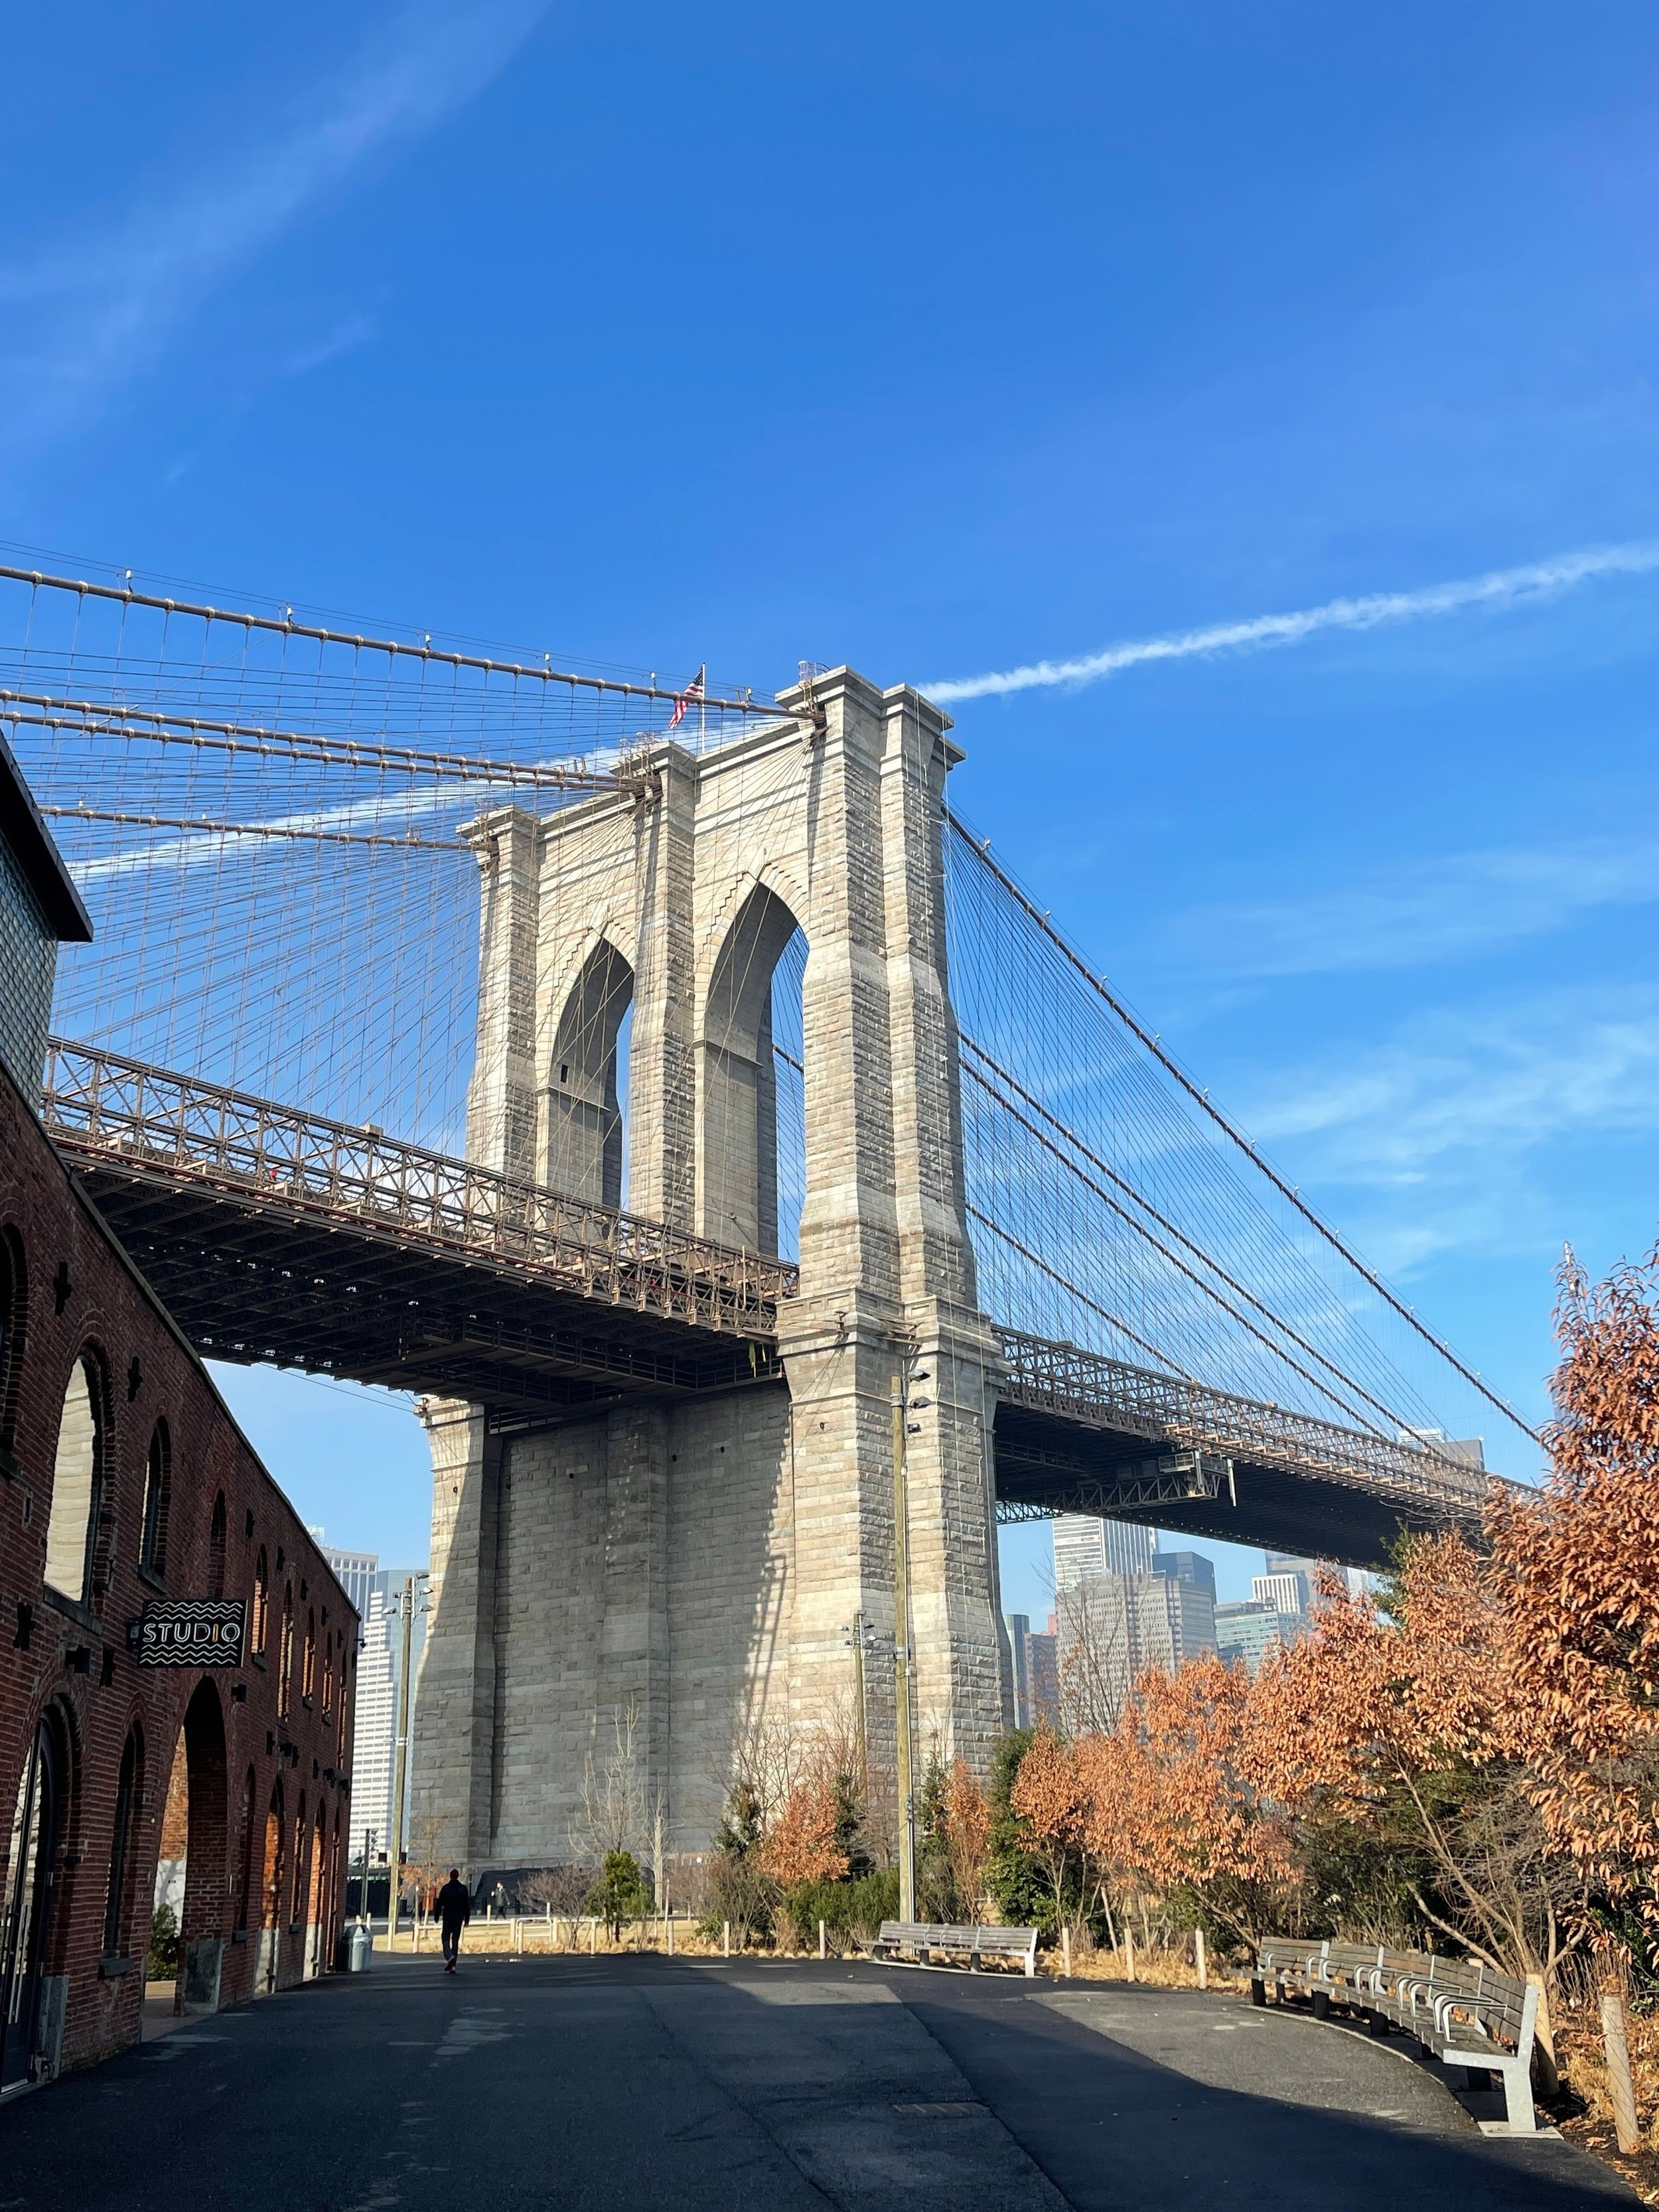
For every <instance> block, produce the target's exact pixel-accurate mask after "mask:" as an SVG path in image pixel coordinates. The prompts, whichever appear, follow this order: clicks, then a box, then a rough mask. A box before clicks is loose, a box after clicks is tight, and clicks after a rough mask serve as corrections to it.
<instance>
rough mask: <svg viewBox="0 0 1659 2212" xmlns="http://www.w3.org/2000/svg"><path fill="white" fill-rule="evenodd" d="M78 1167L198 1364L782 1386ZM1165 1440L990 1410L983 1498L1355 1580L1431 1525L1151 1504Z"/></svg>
mask: <svg viewBox="0 0 1659 2212" xmlns="http://www.w3.org/2000/svg"><path fill="white" fill-rule="evenodd" d="M76 1166H77V1169H78V1170H79V1171H80V1173H81V1176H82V1182H83V1183H84V1185H85V1187H86V1188H87V1190H88V1194H90V1195H91V1197H92V1198H93V1199H94V1202H95V1203H96V1204H97V1205H98V1206H99V1207H100V1210H101V1211H102V1212H104V1214H105V1215H106V1218H108V1220H109V1221H110V1223H111V1225H112V1228H113V1229H114V1230H115V1231H116V1233H117V1235H118V1236H119V1237H121V1239H122V1240H123V1242H124V1243H125V1244H126V1246H127V1249H129V1251H130V1252H131V1254H132V1255H133V1257H134V1259H135V1260H136V1261H137V1262H138V1264H139V1265H140V1267H142V1268H143V1270H144V1272H145V1273H146V1274H147V1275H148V1276H149V1279H150V1281H151V1282H152V1283H153V1284H154V1285H155V1289H156V1291H157V1293H158V1294H159V1296H160V1297H161V1299H162V1300H163V1302H164V1303H165V1304H166V1305H167V1308H168V1310H169V1311H170V1312H171V1313H172V1315H173V1318H174V1320H175V1321H176V1322H178V1324H179V1328H181V1329H182V1330H183V1331H184V1332H185V1335H186V1336H187V1337H188V1338H189V1339H190V1341H191V1343H192V1344H193V1345H194V1346H196V1347H197V1350H198V1351H199V1352H202V1353H203V1354H204V1356H205V1357H207V1358H212V1359H222V1360H227V1361H229V1362H232V1363H233V1364H270V1365H276V1366H284V1367H296V1368H300V1369H302V1370H305V1371H307V1372H308V1373H312V1374H319V1375H327V1376H338V1377H341V1378H343V1379H347V1380H350V1381H354V1382H359V1383H379V1384H381V1385H384V1386H385V1387H386V1388H389V1389H398V1390H410V1391H416V1392H424V1393H429V1394H431V1395H435V1396H439V1397H444V1398H450V1399H465V1400H467V1401H471V1403H473V1404H475V1405H481V1406H486V1407H489V1408H490V1410H491V1413H492V1414H493V1416H494V1417H495V1423H496V1425H498V1426H499V1427H501V1428H505V1429H507V1430H516V1431H520V1432H522V1431H525V1430H526V1429H528V1428H530V1427H532V1426H541V1425H544V1424H548V1423H550V1422H551V1423H557V1422H558V1421H560V1420H562V1419H566V1420H568V1419H572V1418H581V1417H583V1416H586V1415H590V1414H592V1413H596V1412H599V1411H600V1410H602V1409H605V1408H608V1407H613V1406H621V1405H624V1404H626V1403H629V1402H630V1401H632V1402H636V1403H637V1402H640V1401H653V1400H655V1401H663V1400H665V1399H667V1400H683V1399H684V1398H686V1397H688V1396H700V1395H711V1394H714V1393H720V1392H726V1391H730V1390H732V1389H743V1390H750V1389H763V1390H766V1389H779V1388H781V1387H782V1381H783V1378H782V1372H781V1367H780V1364H779V1363H778V1359H777V1355H776V1352H775V1349H774V1347H773V1346H772V1344H771V1343H770V1342H769V1341H768V1340H760V1339H750V1338H746V1337H743V1336H739V1335H737V1334H726V1333H723V1332H719V1331H714V1330H711V1329H709V1328H705V1327H696V1326H693V1325H691V1324H690V1323H689V1322H682V1321H675V1320H669V1319H666V1318H665V1317H663V1316H659V1315H653V1314H651V1313H647V1312H641V1311H637V1310H634V1309H632V1308H630V1307H626V1306H620V1305H611V1304H607V1303H604V1302H601V1301H598V1300H595V1299H593V1298H592V1297H583V1296H580V1295H577V1294H575V1293H573V1292H571V1291H566V1290H564V1289H562V1288H561V1287H559V1286H558V1285H556V1284H554V1283H550V1282H547V1281H544V1280H534V1279H526V1273H525V1271H524V1269H523V1268H522V1267H519V1266H517V1265H515V1264H513V1263H512V1262H510V1261H503V1262H501V1263H500V1264H499V1265H496V1264H494V1263H492V1262H491V1261H489V1260H488V1259H480V1258H478V1257H477V1256H469V1257H463V1256H461V1255H459V1253H457V1254H454V1255H448V1256H446V1255H444V1254H442V1253H441V1252H439V1251H435V1249H433V1247H432V1245H431V1244H430V1243H426V1242H422V1243H421V1244H420V1245H419V1246H418V1248H417V1247H414V1246H412V1245H411V1243H410V1240H409V1239H408V1238H407V1237H404V1236H402V1235H400V1234H398V1232H397V1231H395V1230H390V1229H388V1230H381V1229H380V1228H377V1227H375V1226H374V1225H372V1224H366V1223H362V1222H360V1221H354V1220H351V1219H349V1218H342V1217H338V1216H336V1217H334V1218H331V1219H329V1218H324V1217H322V1216H321V1215H319V1216H318V1217H316V1218H303V1217H296V1215H295V1212H294V1211H293V1209H292V1208H290V1207H288V1206H281V1205H276V1204H262V1203H260V1202H259V1200H258V1198H257V1196H254V1197H251V1198H250V1197H244V1196H241V1195H233V1194H227V1193H226V1192H225V1191H223V1190H222V1189H220V1190H216V1189H214V1188H210V1187H207V1186H205V1185H204V1186H202V1187H200V1188H196V1189H191V1188H190V1187H189V1186H188V1185H181V1182H180V1179H179V1177H178V1176H175V1175H167V1174H147V1173H145V1172H144V1171H143V1170H135V1169H134V1168H133V1167H132V1166H131V1164H115V1163H107V1164H106V1163H105V1162H103V1161H96V1160H94V1159H91V1158H87V1157H85V1156H82V1157H81V1158H77V1160H76ZM1177 1441H1179V1440H1176V1439H1161V1438H1159V1437H1156V1436H1150V1435H1149V1434H1148V1433H1147V1431H1146V1429H1145V1428H1144V1427H1143V1428H1141V1429H1139V1430H1138V1431H1133V1432H1131V1431H1127V1430H1123V1431H1119V1430H1115V1429H1112V1428H1108V1427H1101V1426H1097V1425H1093V1424H1092V1423H1084V1422H1082V1421H1078V1420H1073V1419H1066V1418H1065V1417H1064V1416H1062V1415H1059V1414H1056V1413H1053V1412H1049V1411H1039V1410H1037V1409H1035V1408H1032V1407H1024V1406H1020V1405H1017V1404H1012V1403H1009V1402H1006V1401H1005V1402H1003V1403H1002V1404H1000V1406H999V1407H998V1409H997V1415H996V1425H995V1444H996V1486H997V1495H998V1498H999V1501H1000V1503H1001V1504H1003V1505H1004V1506H1005V1507H1006V1508H1012V1509H1013V1510H1016V1511H1018V1510H1020V1509H1024V1510H1026V1511H1027V1512H1030V1511H1033V1510H1035V1511H1057V1510H1072V1511H1094V1512H1098V1513H1103V1514H1105V1515H1108V1516H1110V1517H1113V1518H1116V1519H1123V1520H1137V1521H1142V1522H1147V1523H1149V1524H1155V1525H1156V1526H1158V1527H1159V1528H1171V1529H1176V1530H1179V1531H1182V1532H1183V1533H1185V1534H1191V1535H1197V1536H1208V1537H1214V1538H1219V1539H1222V1540H1223V1541H1228V1542H1231V1543H1243V1544H1260V1545H1263V1546H1266V1547H1270V1548H1272V1549H1274V1550H1279V1551H1285V1552H1293V1553H1299V1554H1303V1555H1307V1556H1315V1557H1321V1558H1330V1559H1339V1560H1340V1561H1342V1562H1344V1563H1345V1564H1346V1565H1352V1566H1365V1567H1381V1566H1384V1565H1387V1564H1388V1561H1389V1552H1390V1547H1391V1546H1392V1545H1393V1544H1394V1543H1395V1541H1396V1539H1397V1537H1398V1535H1399V1534H1400V1531H1401V1526H1402V1524H1403V1525H1405V1526H1407V1527H1429V1526H1434V1525H1438V1523H1437V1516H1436V1513H1435V1511H1434V1509H1433V1508H1432V1507H1431V1506H1430V1505H1428V1504H1423V1505H1421V1506H1418V1505H1416V1504H1413V1503H1412V1502H1410V1501H1407V1502H1404V1503H1402V1501H1401V1499H1400V1498H1397V1497H1395V1496H1392V1495H1389V1494H1386V1493H1384V1492H1382V1490H1381V1487H1380V1486H1378V1487H1377V1488H1368V1487H1366V1486H1364V1485H1363V1483H1362V1482H1361V1481H1360V1480H1339V1479H1336V1478H1334V1477H1333V1476H1330V1475H1328V1474H1320V1473H1318V1472H1315V1471H1310V1470H1302V1469H1291V1468H1285V1467H1282V1466H1279V1467H1275V1466H1273V1465H1266V1464H1253V1463H1251V1462H1249V1461H1247V1460H1242V1459H1237V1458H1235V1459H1234V1460H1233V1462H1232V1467H1231V1479H1230V1480H1227V1481H1226V1482H1225V1483H1222V1484H1220V1485H1218V1486H1214V1494H1212V1495H1184V1496H1183V1495H1181V1494H1179V1493H1180V1489H1181V1486H1180V1485H1179V1484H1176V1483H1170V1482H1164V1483H1162V1484H1160V1485H1158V1490H1159V1494H1158V1496H1157V1497H1156V1498H1147V1497H1146V1494H1145V1493H1146V1481H1145V1477H1146V1473H1147V1471H1148V1469H1149V1467H1150V1466H1152V1465H1154V1464H1155V1463H1156V1455H1157V1454H1158V1451H1159V1449H1160V1446H1161V1445H1163V1444H1167V1443H1173V1442H1177ZM1149 1455H1152V1457H1151V1458H1150V1459H1149Z"/></svg>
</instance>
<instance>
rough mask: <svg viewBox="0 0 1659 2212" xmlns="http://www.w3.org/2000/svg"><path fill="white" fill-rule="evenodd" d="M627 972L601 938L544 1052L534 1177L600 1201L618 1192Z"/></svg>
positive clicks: (609, 1201) (630, 980) (629, 987)
mask: <svg viewBox="0 0 1659 2212" xmlns="http://www.w3.org/2000/svg"><path fill="white" fill-rule="evenodd" d="M633 1003H634V970H633V969H632V968H631V967H630V965H629V963H628V962H627V961H626V960H625V959H624V958H623V956H622V954H621V953H620V952H618V951H617V948H616V946H615V945H612V944H611V942H610V940H609V939H606V938H601V939H599V943H598V944H597V945H595V946H594V947H593V950H592V951H591V952H590V953H589V954H588V956H587V957H586V960H585V961H584V962H583V963H582V965H581V968H580V972H579V973H578V975H577V976H576V980H575V981H574V983H573V984H572V985H571V987H570V992H569V995H568V997H567V998H566V1000H565V1002H564V1006H563V1008H562V1011H561V1012H560V1015H559V1018H558V1021H557V1022H556V1024H555V1026H554V1031H553V1042H552V1047H551V1049H550V1053H549V1055H548V1066H547V1089H546V1092H545V1099H546V1113H545V1117H544V1134H543V1146H542V1162H541V1179H542V1181H543V1182H544V1183H546V1184H547V1186H548V1187H549V1188H550V1189H552V1190H564V1191H568V1192H569V1193H570V1194H571V1195H572V1196H573V1197H575V1198H586V1199H590V1200H594V1201H595V1202H596V1203H598V1204H599V1205H601V1206H620V1205H621V1204H622V1197H623V1147H624V1143H625V1130H624V1126H623V1121H624V1117H623V1105H622V1098H623V1092H624V1091H625V1088H626V1085H625V1082H619V1069H618V1049H617V1048H618V1040H619V1038H620V1036H621V1034H622V1029H623V1019H624V1018H625V1017H626V1015H627V1013H628V1012H629V1008H630V1007H631V1006H632V1005H633Z"/></svg>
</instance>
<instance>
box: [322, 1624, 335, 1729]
mask: <svg viewBox="0 0 1659 2212" xmlns="http://www.w3.org/2000/svg"><path fill="white" fill-rule="evenodd" d="M333 1710H334V1631H333V1630H332V1629H330V1630H329V1632H328V1634H327V1635H326V1636H325V1638H324V1639H323V1712H324V1714H325V1716H326V1715H328V1714H329V1713H331V1712H332V1711H333Z"/></svg>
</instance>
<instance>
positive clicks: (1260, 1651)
mask: <svg viewBox="0 0 1659 2212" xmlns="http://www.w3.org/2000/svg"><path fill="white" fill-rule="evenodd" d="M1305 1626H1306V1622H1305V1620H1304V1619H1303V1617H1302V1616H1301V1615H1299V1614H1293V1613H1280V1612H1279V1610H1278V1608H1277V1607H1275V1606H1274V1605H1273V1604H1272V1603H1271V1602H1266V1601H1261V1600H1258V1599H1255V1598H1250V1599H1246V1600H1244V1601H1243V1602H1241V1603H1239V1604H1237V1605H1218V1606H1217V1607H1216V1609H1215V1638H1216V1645H1217V1648H1218V1650H1219V1651H1220V1653H1221V1656H1222V1657H1223V1658H1224V1659H1225V1661H1226V1662H1227V1663H1228V1665H1229V1666H1230V1667H1241V1666H1242V1667H1243V1668H1245V1669H1246V1671H1247V1672H1248V1673H1249V1674H1251V1675H1252V1676H1254V1675H1255V1674H1257V1673H1258V1672H1259V1671H1260V1668H1261V1662H1262V1661H1263V1660H1264V1659H1265V1658H1266V1657H1267V1654H1268V1652H1270V1651H1276V1650H1279V1647H1280V1645H1281V1644H1294V1643H1295V1642H1296V1640H1297V1638H1298V1637H1299V1636H1300V1635H1301V1634H1302V1633H1303V1632H1304V1628H1305Z"/></svg>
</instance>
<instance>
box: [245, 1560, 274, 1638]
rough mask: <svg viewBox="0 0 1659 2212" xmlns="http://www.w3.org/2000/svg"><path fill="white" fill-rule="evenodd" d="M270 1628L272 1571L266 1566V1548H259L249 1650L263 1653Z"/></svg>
mask: <svg viewBox="0 0 1659 2212" xmlns="http://www.w3.org/2000/svg"><path fill="white" fill-rule="evenodd" d="M269 1630H270V1568H269V1566H268V1565H266V1564H265V1547H264V1545H263V1544H261V1545H260V1547H259V1556H258V1559H256V1560H255V1562H254V1565H253V1618H252V1621H251V1622H250V1623H249V1625H248V1649H249V1650H252V1651H260V1652H263V1651H264V1648H265V1638H266V1635H267V1633H268V1632H269Z"/></svg>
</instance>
